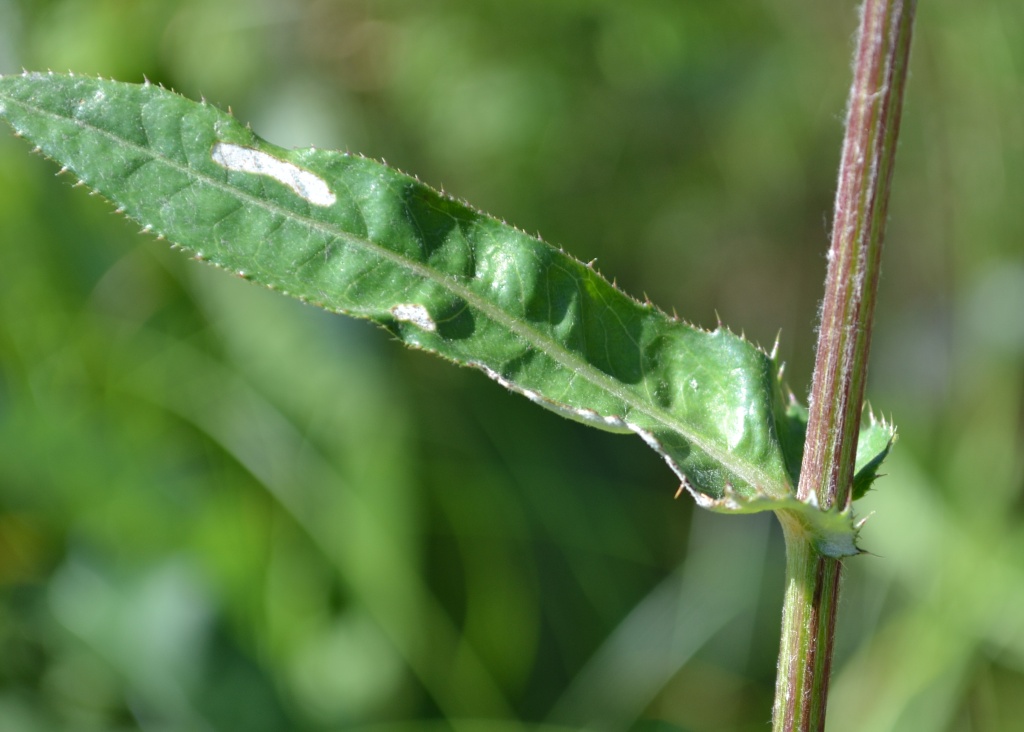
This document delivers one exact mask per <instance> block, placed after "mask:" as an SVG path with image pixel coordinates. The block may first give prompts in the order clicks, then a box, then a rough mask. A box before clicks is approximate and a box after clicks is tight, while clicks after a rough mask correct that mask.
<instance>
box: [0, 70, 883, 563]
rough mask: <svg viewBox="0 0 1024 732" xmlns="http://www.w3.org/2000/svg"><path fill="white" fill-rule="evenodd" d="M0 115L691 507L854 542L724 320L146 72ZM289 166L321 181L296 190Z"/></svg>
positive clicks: (131, 210)
mask: <svg viewBox="0 0 1024 732" xmlns="http://www.w3.org/2000/svg"><path fill="white" fill-rule="evenodd" d="M0 116H3V117H5V118H6V119H7V121H8V122H9V123H10V124H11V125H12V126H13V127H14V128H15V131H16V133H17V134H19V135H22V136H25V137H28V138H29V139H31V140H32V141H33V142H35V144H36V145H37V146H38V148H37V149H39V150H40V151H41V152H43V153H44V154H45V155H47V156H48V157H50V158H53V159H54V160H56V161H58V162H59V163H60V164H61V165H62V166H64V167H65V168H66V169H69V170H71V171H72V172H73V173H74V174H75V175H77V176H78V178H79V180H80V181H81V182H83V183H84V184H86V185H88V186H90V187H91V188H93V189H94V190H95V191H97V192H99V193H101V194H102V195H104V196H105V197H107V198H108V199H110V200H112V201H113V202H114V203H115V204H116V205H117V206H118V209H119V210H120V211H123V212H124V213H125V214H126V215H128V216H129V217H131V218H133V219H135V220H137V221H139V222H140V223H141V224H143V226H144V228H145V230H149V231H153V232H154V233H156V234H158V235H160V236H162V237H166V238H168V239H169V240H170V241H171V242H172V243H173V244H174V245H175V246H178V247H181V248H183V249H185V250H188V251H191V252H192V253H193V254H194V255H195V256H196V258H198V259H203V260H207V261H209V262H211V263H213V264H215V265H217V266H220V267H222V268H224V269H227V270H229V271H233V272H236V273H237V274H239V275H241V276H243V277H245V278H247V279H251V280H253V281H255V282H258V283H260V284H263V285H266V286H268V287H271V288H273V289H277V290H281V291H283V292H285V293H287V294H290V295H292V296H295V297H297V298H299V299H301V300H304V301H307V302H311V303H313V304H316V305H318V306H320V307H323V308H326V309H328V310H331V311H334V312H340V313H346V314H349V315H353V316H356V317H363V318H368V319H371V320H374V321H375V322H377V323H379V324H380V325H382V326H384V327H385V328H387V329H388V330H389V331H390V332H392V333H393V334H394V335H395V336H397V337H398V338H399V339H401V340H402V341H403V342H405V343H406V344H408V345H410V346H413V347H416V348H421V349H424V350H428V351H431V352H434V353H436V354H438V355H440V356H442V357H444V358H447V359H449V360H451V361H454V362H456V363H460V364H463V365H469V366H473V367H476V368H479V369H481V370H483V371H484V372H485V373H486V374H487V375H488V376H490V377H491V378H494V379H495V380H497V381H499V382H500V383H502V384H504V385H505V386H506V387H508V388H510V389H512V390H513V391H516V392H518V393H520V394H523V395H525V396H527V397H528V398H530V399H532V400H533V401H535V402H537V403H538V404H541V405H542V406H545V407H547V408H549V409H553V410H554V411H556V412H558V413H560V414H562V415H563V416H568V417H570V418H573V419H577V420H579V421H582V422H584V423H587V424H590V425H593V426H597V427H599V428H602V429H607V430H611V431H616V432H634V433H636V434H638V435H640V436H641V437H642V438H643V439H644V440H645V441H646V442H647V443H648V444H649V445H650V446H651V447H652V448H654V449H655V450H656V451H657V452H658V453H659V454H661V455H662V457H663V458H664V459H665V460H666V462H667V463H668V464H669V466H670V467H671V468H672V470H673V471H675V473H676V474H677V475H678V476H679V478H680V480H681V481H682V482H683V485H684V486H685V487H686V488H687V489H688V490H689V491H690V493H691V494H692V495H693V496H694V498H695V499H696V500H697V501H698V503H699V504H700V505H702V506H704V507H706V508H709V509H711V510H715V511H723V512H741V513H748V512H754V511H763V510H785V511H787V512H791V513H796V514H797V515H799V517H800V520H801V521H802V522H803V523H804V524H805V525H806V526H807V527H808V530H809V532H810V534H811V535H812V536H814V537H815V540H816V541H817V542H818V543H819V545H820V546H821V548H822V551H823V553H825V554H828V555H830V556H846V555H851V554H855V553H857V552H858V550H857V548H856V527H855V525H854V523H853V520H852V515H851V514H850V512H849V511H845V512H822V511H820V510H818V508H817V507H816V506H811V505H808V504H805V503H802V502H800V501H798V500H796V498H795V491H794V490H793V486H794V485H795V484H796V478H797V475H796V473H797V471H798V470H799V461H800V454H801V453H802V447H803V438H802V434H803V428H804V426H805V420H806V416H805V413H804V412H802V408H800V407H799V406H798V405H796V402H795V400H794V399H793V398H792V396H791V395H790V394H789V393H788V392H787V391H786V390H785V388H784V387H783V385H782V384H781V380H780V378H779V366H778V364H777V363H776V362H775V359H774V357H773V356H771V355H769V354H766V353H765V352H764V351H762V350H761V349H759V348H757V347H756V346H754V345H752V344H751V343H749V342H747V341H746V340H745V339H743V338H741V337H738V336H736V335H734V334H733V333H731V332H730V331H728V330H727V329H724V328H722V327H719V328H718V329H716V330H714V331H705V330H702V329H699V328H695V327H693V326H690V325H688V324H685V323H682V322H680V321H679V320H677V319H675V318H671V317H669V316H667V315H666V314H664V313H663V312H661V311H659V310H657V309H656V308H654V307H653V306H652V305H651V304H650V303H641V302H638V301H636V300H634V299H632V298H629V297H628V296H627V295H625V294H623V293H622V292H621V291H619V290H618V289H617V288H615V287H614V286H613V285H611V284H610V283H608V282H607V280H605V279H604V278H602V277H601V276H600V275H599V274H598V273H597V272H596V271H594V270H593V269H592V268H590V267H588V266H587V265H584V264H582V263H580V262H578V261H577V260H575V259H573V258H572V257H570V256H568V255H567V254H565V253H564V252H562V251H560V250H557V249H555V248H553V247H550V246H549V245H547V244H545V243H543V242H541V241H540V240H539V239H536V238H534V237H530V236H528V235H526V234H525V233H523V232H521V231H519V230H517V229H515V228H513V227H510V226H508V225H507V224H504V223H503V222H500V221H498V220H496V219H493V218H491V217H489V216H486V215H485V214H482V213H480V212H479V211H476V210H474V209H472V208H471V207H469V206H468V205H467V204H465V203H464V202H461V201H457V200H455V199H452V198H451V197H449V196H446V195H444V194H442V193H438V192H437V191H434V190H432V189H430V188H428V187H427V186H425V185H423V184H422V183H420V182H419V181H418V180H416V179H415V178H412V177H409V176H406V175H404V174H402V173H399V172H397V171H394V170H392V169H390V168H387V167H386V166H383V165H381V164H379V163H377V162H375V161H372V160H368V159H366V158H363V157H360V156H356V155H350V154H348V153H340V152H335V151H326V150H315V149H312V148H310V149H305V150H285V149H282V148H279V147H277V146H274V145H271V144H269V143H267V142H265V141H263V140H261V139H260V138H258V137H257V136H256V135H255V134H253V132H252V131H251V130H250V129H248V128H247V127H245V126H243V125H241V124H240V123H239V122H237V121H236V120H235V119H234V118H233V117H231V116H230V115H228V114H225V113H224V112H221V111H220V110H218V109H216V108H215V107H213V106H211V105H208V104H206V103H205V102H200V103H197V102H191V101H189V100H187V99H185V98H183V97H181V96H179V95H177V94H174V93H172V92H169V91H167V90H165V89H163V88H162V87H157V86H153V85H151V84H149V83H148V82H147V83H145V84H142V85H131V84H124V83H121V82H115V81H108V80H103V79H97V78H91V77H82V76H74V75H57V74H53V73H49V74H30V73H28V72H26V73H25V74H22V75H21V76H7V77H0ZM231 155H234V156H235V157H233V158H232V157H230V156H231ZM239 156H241V157H239ZM232 161H241V162H236V164H235V166H234V167H232ZM261 166H262V167H261ZM302 176H309V178H311V179H313V180H314V183H317V182H323V183H324V184H325V185H326V186H327V187H328V189H329V190H328V191H327V193H326V194H323V195H320V196H319V197H317V198H313V197H312V196H311V195H309V194H308V193H307V191H308V189H307V188H303V187H302V180H308V179H309V178H306V179H304V178H302ZM335 194H337V195H335ZM883 433H884V429H880V428H879V426H878V425H877V424H874V423H872V424H869V425H868V426H867V427H866V430H865V433H864V434H863V435H862V438H861V441H862V443H866V444H870V445H872V446H876V447H877V445H879V444H881V443H882V442H884V443H885V447H884V451H883V450H881V449H880V448H879V449H878V450H877V451H876V452H875V453H868V454H867V455H865V460H864V465H865V466H867V469H868V470H869V472H870V475H871V476H872V479H873V476H874V474H875V470H876V468H877V464H878V463H879V462H880V461H881V458H882V457H884V452H887V451H888V445H889V444H891V433H890V434H889V435H888V436H885V434H883ZM868 482H870V481H868Z"/></svg>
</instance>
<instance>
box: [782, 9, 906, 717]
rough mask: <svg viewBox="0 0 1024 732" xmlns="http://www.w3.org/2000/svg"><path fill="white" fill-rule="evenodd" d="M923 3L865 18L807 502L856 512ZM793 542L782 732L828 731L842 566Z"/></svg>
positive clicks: (803, 488)
mask: <svg viewBox="0 0 1024 732" xmlns="http://www.w3.org/2000/svg"><path fill="white" fill-rule="evenodd" d="M916 4H917V3H916V0H866V2H865V3H864V5H863V7H862V9H861V24H860V31H859V34H858V42H857V53H856V56H855V58H854V79H853V84H852V86H851V89H850V98H849V105H848V109H847V119H846V136H845V139H844V141H843V154H842V162H841V164H840V169H839V187H838V190H837V192H836V205H835V217H834V221H833V231H832V244H831V248H830V250H829V265H828V276H827V279H826V282H825V299H824V303H823V306H822V315H821V326H820V330H819V334H818V348H817V355H816V359H815V366H814V380H813V383H812V386H811V398H810V414H809V417H808V424H807V442H806V447H805V449H804V459H803V464H802V466H801V470H800V484H799V486H798V488H797V496H798V497H799V498H800V499H801V500H803V501H815V502H816V503H817V504H818V505H819V506H820V507H821V508H822V509H823V510H829V509H838V510H846V509H848V508H849V503H850V488H851V484H852V482H853V468H854V461H855V459H856V450H857V434H858V431H859V429H860V417H861V411H862V405H863V400H864V382H865V376H866V374H867V363H868V352H869V349H870V345H871V328H872V322H873V317H874V309H875V294H876V292H877V289H878V272H879V266H880V262H881V254H882V240H883V234H884V231H885V220H886V211H887V207H888V200H889V187H890V182H891V180H892V171H893V163H894V160H895V152H896V140H897V137H898V134H899V123H900V115H901V111H902V107H903V93H904V88H905V84H906V71H907V60H908V58H909V54H910V39H911V33H912V27H913V19H914V10H915V7H916ZM778 515H779V519H780V521H781V523H782V527H783V533H784V536H785V539H786V597H785V606H784V608H783V618H782V640H781V644H780V650H779V668H778V678H777V682H776V689H775V708H774V727H773V729H774V731H775V732H783V731H785V732H794V731H797V730H799V731H800V732H811V731H812V730H815V731H820V730H823V729H824V727H825V708H826V704H827V700H828V681H829V672H830V669H831V665H832V649H833V638H834V634H835V623H836V607H837V605H838V601H839V583H840V577H841V574H842V563H841V561H839V560H835V559H830V558H828V557H824V556H822V555H821V554H819V553H818V552H817V551H816V550H815V548H814V547H813V545H812V544H811V543H810V542H809V541H808V539H807V537H806V533H805V531H804V530H803V527H802V525H801V523H800V522H799V521H797V520H796V518H795V517H794V516H792V515H789V514H787V513H786V512H782V511H780V512H778Z"/></svg>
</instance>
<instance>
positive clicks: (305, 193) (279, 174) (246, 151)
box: [212, 142, 338, 206]
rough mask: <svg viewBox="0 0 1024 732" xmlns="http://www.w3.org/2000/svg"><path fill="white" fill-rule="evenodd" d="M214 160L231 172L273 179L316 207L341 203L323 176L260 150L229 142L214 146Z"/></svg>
mask: <svg viewBox="0 0 1024 732" xmlns="http://www.w3.org/2000/svg"><path fill="white" fill-rule="evenodd" d="M212 157H213V162H215V163H217V164H218V165H220V166H223V167H225V168H227V169H228V170H234V171H237V172H239V173H255V174H256V175H266V176H270V177H271V178H273V179H274V180H276V181H278V182H280V183H284V184H285V185H286V186H288V187H289V188H291V189H292V190H293V191H295V193H297V194H298V195H299V196H301V197H302V198H304V199H306V200H307V201H309V202H310V203H312V204H313V205H314V206H333V205H334V202H335V201H337V200H338V198H337V196H335V195H334V193H332V192H331V189H330V187H329V186H328V185H327V182H326V181H325V180H324V179H323V178H321V177H320V176H318V175H315V174H313V173H310V172H309V171H308V170H303V169H302V168H300V167H299V166H297V165H294V164H293V163H289V162H287V161H285V160H278V159H277V158H275V157H274V156H273V155H268V154H267V153H265V152H263V151H261V150H254V149H253V148H251V147H242V146H241V145H232V144H231V143H230V142H218V143H217V144H216V145H214V146H213V153H212Z"/></svg>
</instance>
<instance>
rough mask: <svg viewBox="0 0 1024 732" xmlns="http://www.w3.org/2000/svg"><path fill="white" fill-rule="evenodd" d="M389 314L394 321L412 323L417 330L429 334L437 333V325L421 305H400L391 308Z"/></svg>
mask: <svg viewBox="0 0 1024 732" xmlns="http://www.w3.org/2000/svg"><path fill="white" fill-rule="evenodd" d="M391 314H392V315H393V316H395V320H399V321H401V322H403V323H412V324H413V325H415V326H416V327H417V328H422V329H423V330H425V331H429V332H431V333H436V332H437V323H435V322H434V319H433V318H431V317H430V312H429V311H428V310H427V309H426V308H425V307H423V306H422V305H417V304H415V303H402V304H401V305H395V306H394V307H393V308H391Z"/></svg>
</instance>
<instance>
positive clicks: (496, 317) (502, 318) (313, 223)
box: [0, 87, 775, 492]
mask: <svg viewBox="0 0 1024 732" xmlns="http://www.w3.org/2000/svg"><path fill="white" fill-rule="evenodd" d="M151 88H152V87H151ZM167 93H170V92H167ZM0 98H6V100H7V101H8V103H13V104H16V105H18V106H20V107H22V108H24V109H27V110H30V111H32V112H34V113H36V114H39V115H41V116H47V117H50V118H53V119H56V120H61V121H64V122H66V123H68V124H71V125H74V126H76V127H79V128H81V129H84V130H91V131H92V132H93V133H95V134H98V135H101V136H104V137H106V138H108V139H110V140H113V141H114V142H116V143H118V144H120V145H123V146H124V147H125V148H128V149H130V150H134V151H136V152H138V153H141V154H143V155H147V156H149V157H150V158H151V159H152V160H154V161H158V162H161V163H163V164H164V165H166V166H168V167H170V168H173V169H175V170H177V171H178V172H180V173H182V174H183V175H185V176H186V177H189V178H193V179H195V180H196V181H197V182H201V183H205V184H206V185H209V186H211V187H213V188H218V189H220V190H222V191H224V192H225V193H228V194H230V195H232V196H235V197H237V198H238V199H241V200H245V201H248V202H250V203H252V204H254V205H256V206H259V207H262V208H264V209H265V210H267V211H270V212H273V213H277V214H279V215H281V216H284V217H286V218H289V219H292V220H293V221H295V222H297V223H300V224H302V225H304V226H306V227H307V228H308V229H311V230H314V231H318V232H320V233H322V234H325V235H328V236H331V237H336V238H338V239H343V240H345V241H348V242H350V243H352V244H354V245H356V246H361V247H363V248H365V249H368V250H371V251H373V252H374V253H376V254H377V256H379V257H382V258H384V259H388V260H390V261H391V262H394V263H395V264H396V265H398V266H400V267H403V268H405V269H407V270H409V271H411V272H413V273H415V274H416V275H418V276H420V277H423V278H424V279H427V280H430V281H432V282H435V283H437V284H439V285H441V286H442V287H444V288H446V289H448V290H449V291H450V292H452V293H453V294H454V295H456V296H458V297H460V298H462V299H463V300H465V301H466V302H467V303H469V304H470V305H471V306H473V307H475V308H477V309H478V310H480V311H481V312H483V313H484V314H485V315H486V316H487V317H488V318H490V319H491V320H493V321H495V322H497V323H499V324H500V325H502V326H504V327H505V328H506V329H508V330H509V331H511V332H512V333H514V334H516V335H518V336H520V337H522V338H523V339H524V340H526V341H527V342H529V343H532V344H534V345H535V347H537V348H540V350H541V351H542V352H543V353H545V354H547V355H548V356H549V357H550V358H552V359H553V360H554V361H555V362H556V363H558V364H560V365H561V366H562V367H563V368H566V369H569V370H570V371H572V372H574V373H576V374H582V375H583V377H584V379H586V380H587V381H589V382H591V383H592V384H594V385H595V386H598V387H599V388H601V389H603V390H605V391H606V392H608V393H610V394H612V395H613V396H615V397H616V398H618V399H619V400H621V401H622V402H624V403H625V404H626V405H628V406H629V407H630V408H631V409H633V410H636V411H637V412H639V413H641V414H643V415H645V416H647V417H649V418H650V419H652V420H654V421H655V422H660V423H661V424H663V425H664V426H665V427H667V428H669V429H671V430H672V431H674V432H677V433H679V434H681V435H682V436H683V437H685V438H686V439H687V440H689V441H690V442H692V443H693V444H694V445H695V446H697V447H698V448H699V449H700V450H702V451H703V452H705V453H707V454H708V455H710V456H711V457H712V458H714V459H715V460H717V461H718V462H720V463H721V464H722V465H724V466H725V467H727V468H728V469H729V470H730V471H731V472H733V473H734V474H736V475H738V476H739V477H740V478H742V479H743V480H745V481H746V482H747V483H748V484H750V485H751V486H752V487H754V488H755V489H757V490H758V491H759V492H760V491H761V490H763V486H764V485H765V484H770V485H774V483H775V481H774V480H773V479H770V478H769V477H768V476H767V475H765V474H764V473H763V472H762V471H761V470H759V469H758V468H757V467H756V466H755V465H753V464H751V463H748V462H746V461H737V460H736V459H735V456H734V455H733V454H732V453H729V452H727V451H723V450H721V449H720V448H718V447H717V446H716V445H714V444H713V443H710V442H708V441H706V440H704V439H703V438H702V437H701V436H700V435H698V434H696V433H694V432H693V430H692V429H690V428H689V427H688V426H687V425H685V424H683V423H681V422H678V421H676V420H675V419H674V418H673V417H672V416H671V415H670V414H669V413H667V412H664V411H663V410H660V409H656V408H652V405H651V404H650V403H648V402H643V401H640V400H638V399H637V398H636V396H635V395H634V394H632V393H631V392H630V391H628V390H624V389H621V388H620V385H619V382H617V381H615V380H614V379H612V378H609V377H608V376H606V375H605V374H604V373H603V372H601V371H600V370H598V369H595V368H594V367H593V366H592V365H591V364H589V363H588V362H587V361H584V360H583V359H580V358H578V357H576V356H574V355H573V354H572V353H571V352H569V351H567V350H565V349H564V348H562V346H561V345H560V344H559V343H558V342H557V341H555V340H553V339H551V338H549V337H548V336H547V335H545V334H544V333H542V332H540V331H538V330H535V329H534V328H531V327H530V326H528V325H526V324H524V323H523V322H522V321H520V320H518V319H516V318H514V317H512V316H510V315H508V314H506V313H505V312H504V311H503V310H501V309H500V308H497V307H495V306H494V305H493V304H492V303H491V302H490V301H488V300H486V299H484V298H482V297H481V296H479V295H478V294H477V293H476V292H474V291H473V290H471V289H469V288H468V287H465V286H463V285H462V284H460V283H459V282H458V281H457V280H454V279H452V278H451V277H449V276H446V275H444V274H443V273H440V272H437V271H435V270H433V269H430V268H428V267H425V266H424V265H421V264H420V263H418V262H415V261H413V260H410V259H407V258H405V257H403V256H401V255H400V254H397V253H396V252H392V251H391V250H389V249H386V248H384V247H382V246H380V245H378V244H376V243H374V242H373V241H370V240H368V239H362V238H359V237H356V236H353V235H352V234H350V233H348V232H346V231H343V230H336V229H333V228H330V227H329V226H327V225H325V224H324V223H322V222H320V221H317V220H316V219H312V218H309V217H307V216H303V215H302V214H299V213H296V212H295V211H292V210H290V209H287V208H284V207H282V206H280V205H279V204H276V203H273V202H270V201H266V200H264V199H261V198H259V197H257V196H254V195H252V194H250V193H247V192H245V191H242V190H239V189H238V188H234V187H232V186H230V185H228V184H227V183H224V182H221V181H219V180H217V179H216V178H212V177H210V176H209V175H206V174H204V173H201V172H199V171H198V170H196V169H195V168H191V167H189V166H187V165H182V164H181V163H178V162H177V161H176V160H172V159H171V158H168V157H165V156H163V155H159V154H157V153H155V152H154V151H153V150H152V149H150V148H148V147H144V146H142V145H139V144H137V143H135V142H132V141H130V140H126V139H124V138H122V137H119V136H117V135H115V134H113V133H111V132H109V131H107V130H104V129H102V128H99V127H96V126H95V125H92V124H89V123H87V122H84V121H82V120H79V119H75V118H72V117H66V116H62V115H60V114H57V113H55V112H51V111H50V110H47V109H40V108H38V107H36V106H34V105H31V104H27V103H26V102H24V101H22V100H20V99H14V98H12V97H3V95H0ZM193 104H194V102H193ZM208 109H209V108H208ZM211 111H213V112H214V113H215V112H216V110H211ZM481 215H482V214H481ZM142 223H145V222H142ZM611 416H622V417H624V416H625V415H611ZM676 467H679V466H676ZM680 470H681V468H680Z"/></svg>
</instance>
